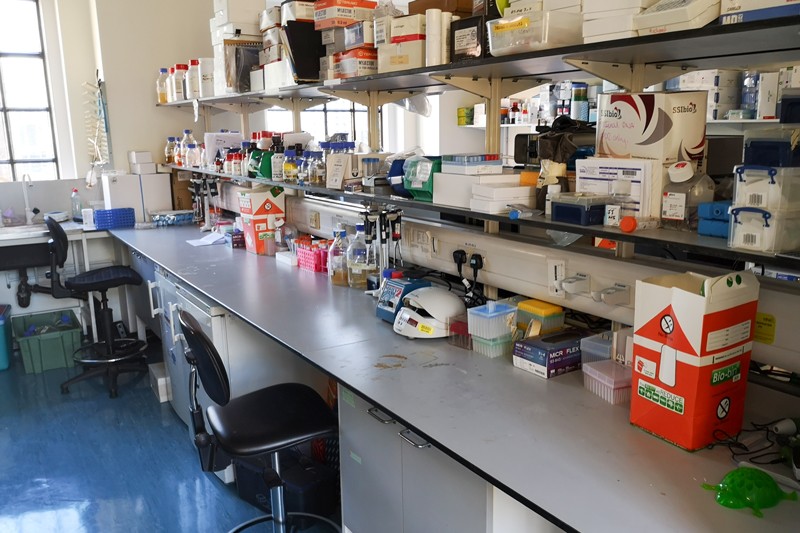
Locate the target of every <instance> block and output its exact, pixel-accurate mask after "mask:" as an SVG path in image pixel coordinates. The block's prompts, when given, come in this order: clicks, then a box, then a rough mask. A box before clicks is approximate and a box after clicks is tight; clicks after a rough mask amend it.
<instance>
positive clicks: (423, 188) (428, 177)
mask: <svg viewBox="0 0 800 533" xmlns="http://www.w3.org/2000/svg"><path fill="white" fill-rule="evenodd" d="M441 171H442V158H441V157H437V156H433V157H431V156H427V157H426V158H425V159H420V160H413V161H409V162H408V164H407V168H406V170H405V173H404V174H403V185H404V186H405V188H406V190H407V191H408V192H410V193H411V196H413V197H414V200H419V201H420V202H433V175H434V173H436V172H441Z"/></svg>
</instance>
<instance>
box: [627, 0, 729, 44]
mask: <svg viewBox="0 0 800 533" xmlns="http://www.w3.org/2000/svg"><path fill="white" fill-rule="evenodd" d="M719 8H720V3H719V0H693V1H692V2H675V3H672V4H670V3H664V2H659V3H656V4H654V5H653V6H651V7H649V8H648V9H646V10H644V11H643V12H642V13H641V14H639V15H636V16H635V17H634V21H633V23H634V27H635V28H636V31H637V33H638V35H658V34H661V33H667V32H671V31H684V30H692V29H695V28H702V27H703V26H705V25H706V24H709V23H711V22H713V21H714V20H716V19H717V17H719Z"/></svg>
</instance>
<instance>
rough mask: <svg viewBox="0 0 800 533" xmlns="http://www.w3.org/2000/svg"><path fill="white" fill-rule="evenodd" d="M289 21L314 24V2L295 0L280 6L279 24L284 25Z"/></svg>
mask: <svg viewBox="0 0 800 533" xmlns="http://www.w3.org/2000/svg"><path fill="white" fill-rule="evenodd" d="M290 20H297V21H303V22H314V2H303V1H299V0H295V1H292V2H283V3H282V4H281V24H283V25H286V23H287V22H289V21H290Z"/></svg>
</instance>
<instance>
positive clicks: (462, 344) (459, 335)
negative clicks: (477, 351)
mask: <svg viewBox="0 0 800 533" xmlns="http://www.w3.org/2000/svg"><path fill="white" fill-rule="evenodd" d="M447 343H448V344H452V345H453V346H458V347H459V348H464V349H465V350H471V349H472V335H470V334H469V319H468V318H467V315H466V314H463V315H458V316H454V317H450V318H448V319H447Z"/></svg>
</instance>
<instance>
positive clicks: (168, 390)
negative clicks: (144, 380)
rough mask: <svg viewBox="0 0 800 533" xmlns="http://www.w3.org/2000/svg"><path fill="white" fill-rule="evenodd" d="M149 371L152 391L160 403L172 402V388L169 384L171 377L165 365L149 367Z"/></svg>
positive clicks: (154, 364)
mask: <svg viewBox="0 0 800 533" xmlns="http://www.w3.org/2000/svg"><path fill="white" fill-rule="evenodd" d="M147 369H148V375H149V376H150V390H152V391H153V394H155V395H156V398H158V401H159V402H160V403H164V402H168V401H170V400H171V399H172V387H171V386H170V384H169V376H168V375H167V369H166V366H165V365H164V363H163V362H161V363H153V364H152V365H147Z"/></svg>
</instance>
